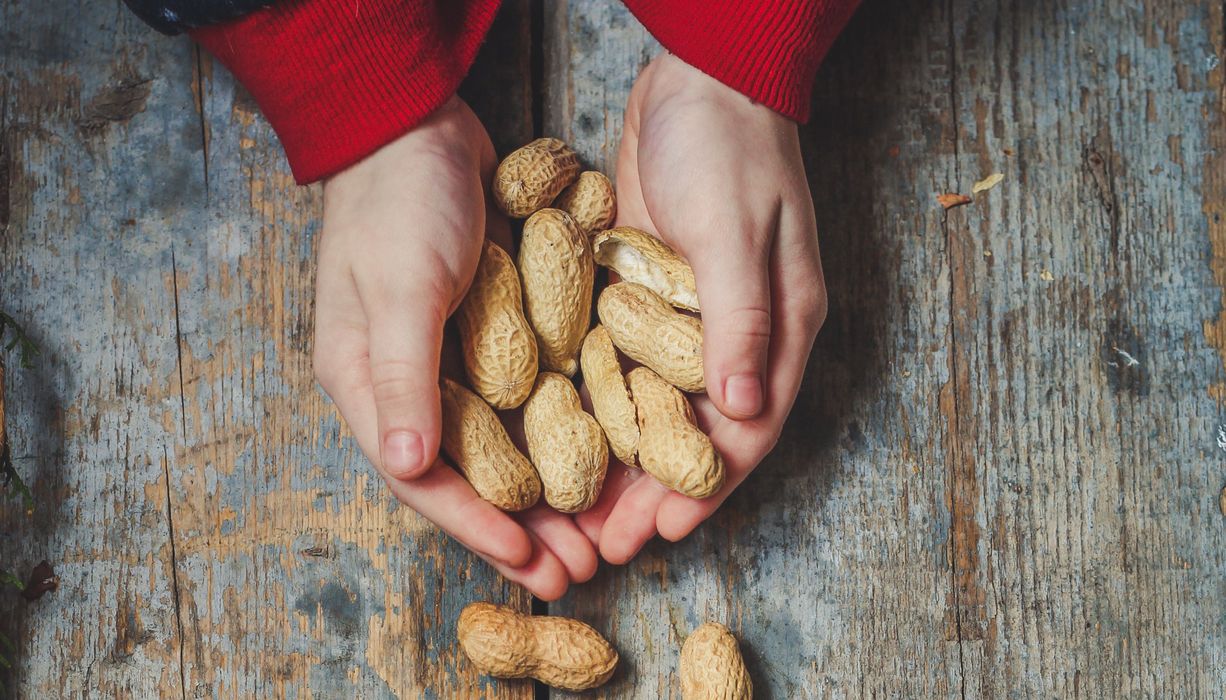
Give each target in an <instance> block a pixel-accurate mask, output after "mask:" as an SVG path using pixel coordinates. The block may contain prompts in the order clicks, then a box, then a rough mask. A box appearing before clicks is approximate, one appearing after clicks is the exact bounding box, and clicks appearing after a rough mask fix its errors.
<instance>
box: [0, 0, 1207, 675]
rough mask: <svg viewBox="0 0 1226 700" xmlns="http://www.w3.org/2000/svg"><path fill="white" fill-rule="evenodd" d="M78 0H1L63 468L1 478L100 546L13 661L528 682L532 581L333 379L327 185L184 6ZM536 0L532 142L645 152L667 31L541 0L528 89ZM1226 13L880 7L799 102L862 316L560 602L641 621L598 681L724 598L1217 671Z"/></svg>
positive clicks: (837, 270) (827, 645)
mask: <svg viewBox="0 0 1226 700" xmlns="http://www.w3.org/2000/svg"><path fill="white" fill-rule="evenodd" d="M56 5H57V6H61V9H62V10H63V11H62V12H53V11H49V10H47V9H46V8H45V7H44V6H43V5H42V4H41V3H32V2H21V1H18V2H16V3H14V2H10V3H4V4H0V232H2V233H0V308H3V309H4V310H5V311H7V312H10V313H13V314H14V315H16V316H17V317H18V318H21V319H24V320H26V321H27V322H28V323H29V326H30V330H31V331H32V333H33V334H34V336H35V337H36V338H37V339H38V340H39V341H40V342H41V343H42V345H43V347H44V354H43V356H42V357H41V358H40V360H39V363H38V365H37V367H35V368H34V369H33V370H30V371H20V370H14V371H12V372H10V375H9V386H8V396H9V409H10V416H11V421H12V422H11V430H12V439H13V442H14V448H15V454H16V456H17V457H18V458H19V459H20V461H19V465H20V467H21V468H22V469H23V470H24V472H25V473H26V474H28V475H29V476H30V481H31V483H32V485H33V486H34V490H35V495H36V498H37V500H38V507H37V508H36V510H35V511H34V513H33V515H31V516H26V515H25V514H23V513H21V512H20V509H19V508H17V507H16V506H14V505H13V504H12V503H10V502H5V504H4V506H3V511H2V516H0V533H2V534H0V564H2V565H3V566H4V567H10V568H15V569H19V570H22V572H23V573H24V572H25V571H28V568H29V567H30V566H32V565H33V564H35V563H37V561H38V560H39V559H42V558H48V559H50V560H51V561H52V562H53V563H55V565H56V568H57V571H58V572H59V573H60V574H61V577H62V579H63V583H62V585H61V588H60V590H59V591H57V592H55V593H53V594H49V595H48V596H46V597H44V598H43V599H42V600H41V601H38V602H36V603H33V604H28V605H27V604H25V603H24V602H23V601H21V600H20V598H18V597H16V596H11V595H4V596H0V630H2V631H4V632H5V633H6V634H8V635H9V636H10V637H12V638H14V639H15V640H17V641H18V643H19V646H20V649H19V651H18V654H17V659H18V661H17V663H16V668H15V669H14V671H13V672H12V673H11V674H10V675H9V678H8V680H9V681H10V683H12V684H13V685H14V686H15V687H16V688H17V689H19V691H20V693H21V694H22V695H25V696H30V697H57V696H82V695H90V694H94V695H100V696H107V697H109V696H131V697H151V696H158V695H168V696H179V695H181V696H188V695H191V696H198V697H211V696H227V697H247V696H253V695H271V696H274V697H280V696H299V697H304V696H308V695H319V696H323V697H348V696H353V697H379V696H390V695H394V694H400V695H402V696H404V697H418V696H422V695H425V696H437V697H453V696H463V695H469V694H480V695H487V694H502V695H503V696H506V697H527V696H529V695H530V694H531V687H530V686H529V685H527V684H525V683H511V684H507V683H492V682H489V681H485V680H481V679H478V678H477V677H476V676H475V674H474V673H473V671H472V669H471V667H470V666H469V665H468V664H467V663H466V662H465V661H463V660H462V659H459V658H457V651H456V649H455V647H454V643H453V639H454V620H455V615H456V614H457V613H458V610H459V608H460V607H461V606H462V605H463V604H464V603H465V602H467V601H469V600H471V599H474V598H493V599H507V600H511V601H513V602H515V603H516V604H518V605H520V606H523V607H526V606H527V604H528V600H527V598H526V597H525V596H524V595H523V593H522V592H520V591H518V590H514V589H512V588H509V587H507V586H505V585H504V584H502V583H501V582H500V581H499V580H498V579H497V577H496V576H494V575H493V574H492V573H491V572H490V570H489V569H488V567H486V566H485V565H483V564H482V563H480V562H479V561H478V560H476V559H474V558H473V557H470V556H468V555H466V554H465V553H464V551H463V550H462V548H460V547H458V546H456V545H455V544H454V543H451V542H449V541H448V540H446V539H445V538H444V537H442V536H441V535H439V534H437V533H436V532H435V531H434V530H433V529H432V528H431V527H429V526H428V525H427V524H425V523H423V522H422V521H421V520H420V519H419V518H417V517H415V516H413V515H412V514H411V513H407V512H406V511H405V510H404V509H395V508H394V503H393V501H392V500H391V499H390V497H389V496H388V495H387V494H386V493H385V491H384V490H383V489H382V487H381V486H380V484H379V483H378V482H377V480H376V479H375V478H374V476H373V474H372V473H371V471H370V470H369V468H368V467H367V466H366V464H365V462H364V461H363V459H362V458H361V456H360V454H359V452H358V451H357V448H356V446H355V445H354V443H353V441H352V440H351V439H350V438H349V436H348V434H347V433H346V432H345V431H344V430H343V429H342V428H341V426H340V423H339V419H338V417H337V416H336V414H335V412H334V411H333V410H332V408H331V407H330V406H329V405H328V404H327V402H326V400H324V399H323V398H322V397H321V396H320V394H319V393H318V391H317V390H316V389H315V388H314V385H313V382H312V380H311V376H310V369H309V366H308V365H309V361H308V357H309V353H308V351H307V347H308V344H309V341H310V337H311V281H312V270H313V262H312V261H313V254H312V246H313V242H314V238H315V236H316V235H317V233H318V223H319V217H318V214H319V196H318V190H317V189H316V188H309V189H299V188H296V187H294V186H293V184H292V181H291V180H290V178H289V175H288V172H287V169H286V168H285V166H284V163H283V159H282V157H281V156H280V155H279V151H278V147H277V144H276V142H275V139H274V137H273V136H272V134H271V131H270V130H269V129H268V127H267V125H266V124H265V123H264V122H263V120H262V119H261V118H260V117H259V116H258V114H256V112H255V108H254V105H253V104H252V102H251V100H250V98H249V97H247V96H246V95H245V93H243V92H242V91H241V90H240V89H238V88H236V87H235V85H234V82H233V80H232V79H231V78H230V77H229V76H228V74H226V72H225V71H224V70H223V69H221V68H220V67H219V66H215V65H214V63H213V62H212V61H211V60H210V59H209V58H208V57H207V56H203V55H199V54H198V53H197V52H195V51H193V50H192V49H191V47H190V45H189V44H188V43H187V42H186V41H183V40H168V39H164V38H162V37H159V36H157V35H156V34H154V33H153V32H151V31H149V30H147V29H146V28H144V27H143V26H142V25H140V24H139V23H138V22H136V21H135V20H134V19H132V18H130V17H129V16H128V15H127V14H126V12H125V11H124V10H123V9H122V8H121V7H119V6H116V5H114V4H110V3H68V2H61V3H56ZM531 5H532V4H531V3H529V2H528V1H527V0H518V1H517V2H514V3H507V6H506V7H504V10H503V15H502V17H501V18H500V20H499V26H498V27H497V28H496V29H495V34H494V39H493V41H492V43H491V44H490V45H489V46H487V47H486V51H485V54H484V56H485V57H484V59H483V61H482V65H481V67H480V68H479V69H478V71H477V73H476V75H474V77H473V79H472V80H470V81H469V86H468V88H467V89H466V90H465V94H466V95H467V96H468V97H469V98H470V99H471V100H473V101H474V102H475V107H476V108H477V110H478V112H479V113H480V114H481V116H482V117H483V118H484V119H485V121H486V123H487V125H489V127H490V129H491V132H492V133H493V136H494V139H495V142H496V144H497V145H498V146H499V148H500V150H502V151H503V152H505V151H506V150H507V149H508V148H510V147H512V146H514V145H516V144H517V143H518V142H521V141H524V140H526V139H527V138H528V137H529V136H530V135H531V131H532V118H533V116H536V117H537V118H539V119H541V120H542V123H543V128H544V131H545V132H546V133H549V134H552V135H559V136H562V137H564V138H567V139H568V140H570V141H571V142H572V143H574V144H575V145H576V147H577V148H578V149H579V151H580V152H581V153H582V154H583V156H584V157H585V158H586V159H587V160H588V161H590V162H591V163H592V164H593V165H596V166H599V167H601V168H602V169H605V170H606V171H608V172H612V168H613V166H614V159H615V155H616V144H617V139H618V137H619V128H620V121H621V113H622V108H623V105H624V102H625V97H626V94H627V92H628V91H629V88H630V86H631V84H632V81H633V78H634V75H635V74H636V72H637V69H638V68H639V67H640V66H642V65H644V64H645V63H646V62H647V61H648V60H649V59H650V58H651V56H653V55H654V54H655V52H656V51H657V50H658V47H657V46H656V45H655V44H654V43H653V42H652V41H650V39H649V38H648V37H647V36H646V35H645V33H644V32H643V30H642V29H641V27H639V26H638V24H637V23H636V22H635V21H634V20H633V19H632V18H631V17H630V16H629V15H628V13H626V11H625V10H624V9H623V8H622V7H621V6H620V4H618V3H615V2H612V0H600V1H599V2H597V1H596V0H591V1H584V2H574V3H562V2H546V3H544V4H543V7H541V8H539V9H540V10H541V11H543V14H544V23H543V35H542V36H540V37H537V40H538V41H540V42H542V43H541V46H542V50H543V54H544V63H545V66H544V67H545V81H544V85H543V86H533V85H532V84H531V81H530V80H529V73H530V71H529V70H528V68H529V65H530V64H529V61H528V50H529V46H528V43H527V37H528V36H529V30H530V26H529V21H528V18H529V16H530V8H531ZM1224 13H1226V10H1224V8H1223V6H1222V4H1221V3H1220V2H1217V1H1216V0H1214V1H1212V2H1211V1H1210V0H1197V1H1195V2H1182V1H1180V0H1133V1H1131V2H1128V3H1118V2H1109V1H1107V0H1071V1H1068V0H1066V1H1064V2H1053V1H1050V0H1044V1H1042V2H1025V1H1024V0H995V1H993V2H980V3H975V2H970V1H969V0H954V1H951V2H945V3H935V4H934V3H922V2H904V1H902V0H865V2H864V6H863V7H862V9H861V11H860V13H859V15H858V16H857V17H856V18H855V20H853V23H852V25H851V27H850V28H849V30H848V32H847V33H846V35H845V36H844V37H843V39H841V40H840V43H839V44H838V46H837V47H836V49H835V51H834V53H833V54H832V56H831V58H830V60H829V61H828V63H827V65H826V67H825V68H824V69H823V72H822V74H821V76H820V77H819V80H818V86H817V91H816V95H815V111H814V115H815V116H814V121H813V123H812V124H811V125H810V126H809V127H807V128H806V129H805V131H804V139H805V144H806V150H807V153H808V157H809V172H810V178H811V180H812V183H813V191H814V196H815V201H816V203H817V209H818V217H819V228H820V230H821V232H822V245H823V256H824V260H825V263H826V269H827V276H828V285H829V288H830V296H831V316H830V320H829V321H828V322H827V325H826V328H825V329H824V331H823V333H822V335H821V336H819V339H818V347H817V350H816V351H815V353H814V357H813V359H812V362H811V365H810V375H809V378H808V380H807V382H806V385H805V388H804V390H803V391H802V395H801V397H800V399H799V401H798V404H797V409H796V411H795V414H794V416H793V419H792V420H791V422H790V424H789V428H788V430H787V431H786V433H785V437H784V439H783V441H782V442H781V444H780V446H779V448H778V450H777V451H776V453H775V454H774V455H772V457H771V458H769V459H768V461H767V462H766V463H765V464H764V465H763V466H762V467H761V468H760V469H759V471H758V473H757V474H755V476H754V477H753V478H752V479H751V480H750V481H749V482H748V483H747V484H746V486H745V487H744V488H742V489H741V492H740V493H739V494H738V495H736V496H735V497H734V498H733V499H732V500H730V501H729V503H728V505H727V506H726V507H725V508H724V509H723V511H722V512H721V513H720V514H718V515H717V516H716V517H715V518H714V519H713V520H712V521H711V522H710V523H708V524H707V525H704V526H703V527H702V528H701V529H700V530H699V531H698V532H696V533H695V534H694V535H693V536H691V537H690V538H688V539H687V540H686V541H684V542H683V543H681V544H678V545H668V546H666V545H664V544H662V543H653V544H652V545H650V546H649V547H648V548H647V549H646V550H645V551H644V553H643V554H641V555H640V556H639V557H638V558H637V559H636V560H635V561H634V562H633V563H632V564H631V565H629V566H627V567H624V568H621V569H616V570H610V569H607V568H606V569H605V570H603V571H602V572H601V573H600V574H599V575H598V577H597V579H596V580H595V581H593V582H592V583H590V584H588V585H585V586H583V587H580V588H578V589H576V590H574V591H573V592H572V593H571V594H570V595H569V596H568V597H567V598H566V599H565V600H564V601H562V602H560V603H558V604H554V605H551V606H550V611H551V612H561V613H564V614H574V615H577V616H580V617H583V618H585V619H588V620H590V621H591V622H593V624H595V625H596V626H597V627H599V628H602V629H605V630H607V631H609V632H610V634H611V636H612V638H613V640H614V641H615V643H616V644H617V645H618V647H619V649H620V650H621V651H622V658H623V660H624V661H623V663H624V668H623V670H622V671H620V672H619V673H618V675H617V676H616V678H615V680H614V682H613V683H612V684H611V685H610V686H609V687H608V689H607V691H606V692H605V693H603V695H604V696H609V697H643V698H654V697H670V696H672V697H675V696H676V695H677V693H678V688H677V685H676V680H675V673H674V668H675V663H676V654H677V651H678V649H679V648H680V643H681V641H682V639H683V638H684V636H685V634H686V633H687V632H688V631H689V630H690V629H692V628H693V627H695V626H697V624H699V623H700V622H702V621H703V620H705V619H719V620H722V621H725V622H727V623H728V624H729V625H730V626H732V627H733V629H734V630H736V631H737V632H738V634H739V635H740V636H741V638H742V640H743V647H744V648H745V650H746V652H747V656H748V659H749V663H750V668H751V672H752V673H753V675H754V680H755V683H756V686H757V688H758V690H759V693H760V696H761V697H767V698H790V697H824V696H861V695H881V696H902V697H931V696H963V697H981V696H1003V695H1009V696H1032V695H1033V696H1048V697H1050V696H1056V697H1081V696H1085V697H1113V696H1152V697H1220V694H1221V692H1222V688H1223V687H1226V616H1224V615H1223V612H1222V611H1223V609H1226V517H1223V515H1222V514H1221V513H1220V512H1219V511H1218V506H1217V494H1218V492H1219V490H1220V489H1221V488H1222V486H1223V483H1224V482H1226V454H1224V453H1223V452H1222V451H1220V450H1219V449H1218V448H1217V446H1216V444H1215V440H1216V431H1217V426H1218V425H1219V424H1220V423H1226V416H1224V415H1223V409H1222V402H1223V400H1226V316H1224V315H1223V314H1224V313H1226V311H1223V304H1222V301H1223V299H1222V290H1223V287H1224V286H1226V115H1224V113H1226V96H1224V91H1226V87H1224V83H1226V67H1224V66H1223V64H1224V63H1226V36H1224V33H1226V18H1224ZM66 14H70V15H71V16H72V17H73V18H74V19H73V21H65V20H64V17H65V15H66ZM494 88H497V90H495V89H494ZM534 88H536V89H541V88H543V90H544V92H543V95H542V97H543V99H542V100H541V105H542V112H541V113H539V114H536V115H533V113H532V110H531V99H532V90H533V89H534ZM495 93H497V94H498V95H499V96H498V97H495V96H494V94H495ZM994 171H1000V172H1002V173H1004V174H1005V175H1006V178H1005V181H1004V182H1003V183H1002V184H1001V185H1000V186H999V187H997V188H996V189H995V190H993V191H991V192H990V193H987V194H986V195H982V196H980V197H979V198H978V199H977V201H976V202H975V204H973V205H971V206H969V207H964V208H961V209H956V210H953V211H951V212H950V213H949V214H948V215H946V214H945V213H944V212H942V211H941V210H940V209H939V208H938V207H936V205H935V202H934V199H933V195H934V194H935V193H938V192H944V191H963V192H968V191H969V189H970V186H971V184H972V182H973V181H975V180H977V179H979V178H980V177H982V176H983V175H986V174H988V173H990V172H994ZM1120 351H1123V352H1124V353H1128V356H1130V357H1133V358H1135V359H1136V361H1137V362H1138V363H1139V364H1135V365H1133V364H1131V363H1130V362H1129V361H1128V360H1127V357H1126V356H1125V355H1123V354H1122V353H1121V352H1120ZM595 696H597V697H599V696H601V694H596V695H595Z"/></svg>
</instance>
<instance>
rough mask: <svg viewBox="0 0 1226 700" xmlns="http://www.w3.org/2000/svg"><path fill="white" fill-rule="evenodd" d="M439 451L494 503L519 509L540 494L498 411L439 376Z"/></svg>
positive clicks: (532, 472)
mask: <svg viewBox="0 0 1226 700" xmlns="http://www.w3.org/2000/svg"><path fill="white" fill-rule="evenodd" d="M439 388H440V392H439V393H440V395H441V397H442V406H443V440H442V442H443V451H444V452H446V453H447V454H448V456H450V457H451V459H452V460H453V461H454V462H455V466H456V468H457V469H459V471H460V473H461V474H463V475H464V478H465V479H468V483H470V484H472V487H473V490H474V491H476V492H477V495H478V496H480V497H481V498H483V499H485V500H486V501H489V502H490V503H492V504H494V505H495V506H497V507H498V508H501V509H502V510H507V511H519V510H525V509H527V508H530V507H532V506H533V505H534V504H535V503H536V502H537V501H538V500H539V499H540V497H541V479H540V477H539V476H537V474H536V470H535V469H533V468H532V463H531V462H529V461H528V458H527V457H525V456H524V454H523V453H522V452H520V451H519V449H518V448H516V447H515V444H514V443H512V442H511V436H509V435H507V431H506V429H505V428H503V427H502V421H500V420H498V414H496V413H494V410H493V409H492V408H490V407H489V406H488V405H487V404H486V403H485V402H484V401H482V400H481V397H480V396H477V395H476V394H474V393H472V392H471V391H469V390H468V389H465V388H464V387H462V386H460V385H459V384H457V383H455V382H453V381H451V380H450V379H447V378H446V377H444V378H443V380H442V382H441V383H440V387H439Z"/></svg>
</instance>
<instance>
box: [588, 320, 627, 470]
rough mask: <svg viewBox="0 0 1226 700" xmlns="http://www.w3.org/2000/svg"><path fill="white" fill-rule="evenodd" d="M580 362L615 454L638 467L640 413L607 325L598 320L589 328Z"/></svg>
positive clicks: (595, 410)
mask: <svg viewBox="0 0 1226 700" xmlns="http://www.w3.org/2000/svg"><path fill="white" fill-rule="evenodd" d="M579 363H580V365H581V366H582V368H583V383H584V384H586V385H587V390H588V394H589V395H590V396H591V398H592V412H593V413H595V414H596V420H597V421H598V422H599V423H600V427H602V428H604V434H605V435H606V436H607V437H608V439H609V447H610V448H611V449H612V450H613V454H614V456H616V457H617V458H618V459H619V460H621V462H622V464H625V465H627V466H630V467H637V466H638V459H637V457H636V456H635V455H636V453H637V452H638V449H639V423H638V415H637V414H636V413H635V410H634V401H632V400H631V399H630V390H629V389H627V388H626V379H625V377H623V376H622V368H621V363H619V362H618V361H617V350H616V349H614V347H613V341H612V340H610V339H609V331H608V330H607V329H605V327H604V326H602V325H599V324H597V325H596V327H595V328H593V329H592V330H591V331H590V332H588V334H587V338H586V339H584V341H583V350H582V351H581V352H580V354H579Z"/></svg>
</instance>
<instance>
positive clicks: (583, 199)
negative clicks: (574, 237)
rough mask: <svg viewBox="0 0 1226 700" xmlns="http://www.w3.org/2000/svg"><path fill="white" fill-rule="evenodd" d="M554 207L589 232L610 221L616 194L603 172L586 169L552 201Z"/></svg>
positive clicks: (608, 223) (607, 224)
mask: <svg viewBox="0 0 1226 700" xmlns="http://www.w3.org/2000/svg"><path fill="white" fill-rule="evenodd" d="M552 206H553V208H554V209H561V210H562V211H564V212H566V213H567V214H570V215H571V216H572V217H574V219H575V223H577V224H579V228H581V229H583V230H584V231H587V232H588V233H593V232H595V231H600V230H602V229H606V228H608V227H609V226H612V225H613V220H614V219H615V218H616V217H617V197H616V196H615V195H614V194H613V183H612V182H610V181H609V178H607V177H605V175H604V173H602V172H598V171H596V170H587V171H584V172H582V173H579V179H578V180H575V183H574V184H573V185H571V186H570V187H567V188H566V189H564V190H562V194H560V195H558V198H557V199H555V200H554V201H553V205H552Z"/></svg>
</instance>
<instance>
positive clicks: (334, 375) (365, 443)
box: [319, 335, 533, 567]
mask: <svg viewBox="0 0 1226 700" xmlns="http://www.w3.org/2000/svg"><path fill="white" fill-rule="evenodd" d="M346 338H348V340H346ZM329 339H331V340H332V341H333V342H334V345H333V346H332V347H333V350H334V352H332V353H329V354H328V355H327V357H328V358H330V359H328V360H326V361H324V362H323V367H322V368H321V370H320V372H319V374H320V384H321V385H322V386H323V388H324V391H326V392H327V393H328V395H329V396H330V397H331V398H332V401H333V402H334V403H335V404H336V407H337V409H338V410H339V411H340V413H341V416H342V417H343V418H344V419H345V423H346V425H348V426H349V429H350V430H351V431H352V432H353V434H354V436H355V437H356V439H357V441H358V445H359V446H360V447H361V448H362V451H363V452H364V453H365V454H366V456H367V458H369V459H371V461H372V463H374V464H375V468H376V470H377V471H379V472H380V474H381V475H383V476H384V479H385V480H386V481H387V483H388V485H389V487H390V488H391V490H392V493H393V494H394V495H395V496H396V498H397V499H399V500H400V502H402V503H404V504H405V505H407V506H409V507H410V508H412V509H413V510H415V511H417V512H418V513H420V514H421V515H422V516H423V517H425V518H426V519H427V520H429V521H431V522H433V523H434V524H435V525H437V526H439V527H440V528H442V529H443V530H444V531H445V532H447V533H448V534H449V535H451V536H452V537H454V538H455V539H456V540H458V541H459V542H460V543H461V544H463V545H464V546H465V547H468V548H469V549H471V550H473V551H474V552H476V553H477V554H480V555H483V556H485V557H487V558H489V559H492V560H496V561H499V562H501V563H503V564H504V565H506V566H511V567H518V566H524V565H525V564H526V563H527V562H528V561H529V559H530V558H531V557H532V553H533V552H532V542H531V540H530V539H529V537H528V533H527V532H526V531H524V529H523V528H522V527H520V525H519V524H518V523H516V522H515V521H514V520H513V519H512V518H511V517H510V516H509V515H507V514H506V513H503V512H502V511H500V510H498V509H497V508H495V507H494V506H492V505H490V504H489V503H486V502H485V501H483V500H481V499H480V498H479V497H478V496H477V494H476V492H475V491H473V489H472V486H470V485H469V484H468V482H467V481H465V480H464V479H463V477H461V476H460V475H459V474H457V473H456V472H455V470H453V469H451V467H449V466H447V465H445V464H439V465H437V467H436V468H434V469H431V470H430V471H429V472H428V473H427V474H426V475H425V476H423V477H422V478H419V479H417V480H415V481H412V482H405V481H401V480H399V479H395V478H390V477H389V476H388V475H387V474H386V473H385V472H383V470H382V468H381V467H380V465H379V462H378V461H377V457H378V454H379V427H378V410H377V409H376V407H375V399H374V395H373V391H372V389H371V384H370V378H369V372H368V369H367V366H366V362H365V359H364V355H365V352H364V345H365V340H364V338H362V337H361V336H357V335H348V336H345V335H337V336H330V337H329Z"/></svg>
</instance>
